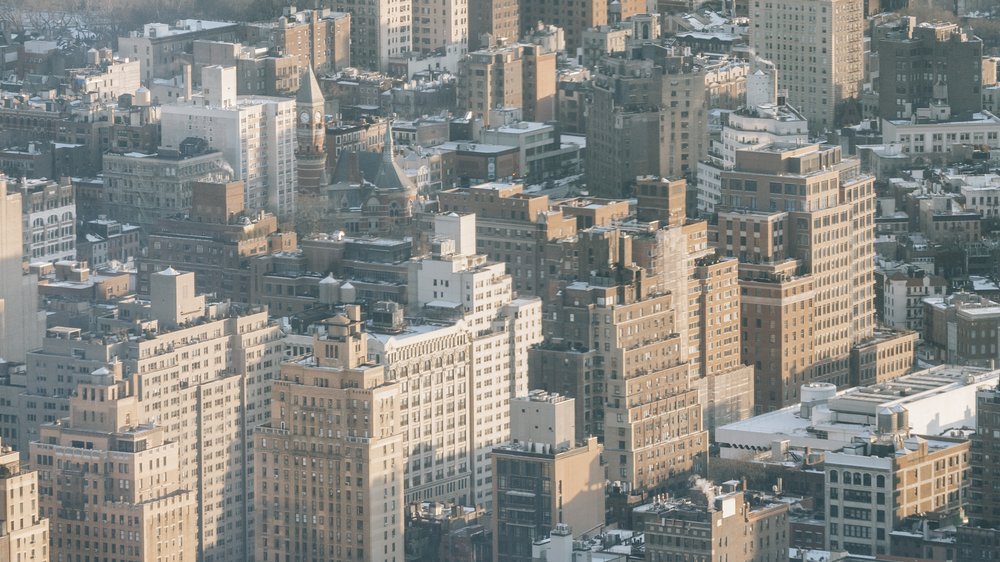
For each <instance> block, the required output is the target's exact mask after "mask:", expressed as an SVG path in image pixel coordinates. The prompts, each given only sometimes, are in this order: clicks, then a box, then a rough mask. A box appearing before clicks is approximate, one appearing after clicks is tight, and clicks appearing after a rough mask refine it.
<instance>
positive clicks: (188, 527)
mask: <svg viewBox="0 0 1000 562" xmlns="http://www.w3.org/2000/svg"><path fill="white" fill-rule="evenodd" d="M78 379H79V380H80V383H79V385H78V387H77V394H76V395H74V396H73V397H72V398H71V399H70V409H69V416H68V417H66V418H63V419H62V420H60V421H58V422H56V423H50V424H45V425H43V426H42V427H41V436H40V439H39V441H36V442H34V443H32V444H31V458H32V459H34V460H35V462H36V464H37V465H38V469H39V487H40V489H41V491H42V493H41V498H40V504H41V508H42V511H43V512H44V513H45V514H46V515H47V516H48V517H49V519H50V520H51V522H52V523H51V524H52V540H51V545H52V559H54V560H72V559H75V558H76V557H83V556H87V555H89V554H91V553H104V552H111V553H117V554H118V555H119V556H120V557H121V559H122V560H163V561H165V562H167V561H176V562H182V561H193V560H196V559H197V556H198V524H197V521H198V498H197V492H196V491H195V490H193V489H191V488H189V487H188V486H187V485H186V484H185V483H184V482H183V481H182V478H181V470H180V445H179V443H178V442H177V441H173V440H170V439H168V437H167V432H166V430H165V429H164V428H163V427H162V426H159V425H154V424H151V423H148V422H144V421H142V419H143V416H142V415H141V408H140V406H139V401H138V399H137V397H136V394H135V390H134V387H133V386H132V383H130V382H126V381H124V380H123V379H122V364H121V363H112V364H109V366H108V367H101V368H99V369H97V370H95V371H94V372H92V373H91V374H90V375H81V376H80V377H78Z"/></svg>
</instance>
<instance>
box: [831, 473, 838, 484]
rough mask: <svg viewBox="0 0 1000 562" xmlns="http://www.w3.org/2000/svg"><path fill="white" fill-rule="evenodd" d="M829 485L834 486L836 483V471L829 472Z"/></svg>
mask: <svg viewBox="0 0 1000 562" xmlns="http://www.w3.org/2000/svg"><path fill="white" fill-rule="evenodd" d="M830 483H831V484H836V483H837V471H836V470H831V471H830Z"/></svg>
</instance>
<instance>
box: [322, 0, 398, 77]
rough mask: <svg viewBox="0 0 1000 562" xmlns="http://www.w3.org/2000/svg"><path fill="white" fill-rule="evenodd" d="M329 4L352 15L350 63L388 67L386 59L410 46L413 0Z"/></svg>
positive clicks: (344, 0)
mask: <svg viewBox="0 0 1000 562" xmlns="http://www.w3.org/2000/svg"><path fill="white" fill-rule="evenodd" d="M330 7H331V8H333V9H334V10H337V11H340V12H347V13H349V14H350V15H351V64H352V65H354V66H356V67H358V68H363V69H365V70H381V71H385V70H387V69H388V64H389V59H390V58H391V57H394V56H397V55H401V54H403V53H405V52H407V51H410V50H412V48H413V38H412V28H413V26H414V25H415V22H414V21H413V17H412V15H413V0H374V1H372V0H334V1H333V2H332V3H331V4H330Z"/></svg>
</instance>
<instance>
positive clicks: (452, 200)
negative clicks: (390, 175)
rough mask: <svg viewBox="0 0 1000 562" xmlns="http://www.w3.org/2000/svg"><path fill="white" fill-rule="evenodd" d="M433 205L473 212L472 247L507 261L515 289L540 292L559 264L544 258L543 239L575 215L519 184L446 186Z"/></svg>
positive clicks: (569, 229)
mask: <svg viewBox="0 0 1000 562" xmlns="http://www.w3.org/2000/svg"><path fill="white" fill-rule="evenodd" d="M438 206H439V208H440V210H441V211H442V212H455V213H460V214H467V213H473V214H475V215H476V225H477V230H478V232H476V251H477V252H478V253H480V254H484V255H486V256H488V257H489V258H490V259H491V260H493V261H496V262H504V263H507V264H508V273H509V274H510V275H511V277H512V278H513V284H514V287H513V288H514V290H515V291H517V292H518V294H521V295H542V294H544V293H543V290H544V288H545V284H546V280H547V279H550V278H551V277H552V276H553V275H555V274H556V273H557V271H558V268H560V267H561V266H562V264H559V263H556V261H553V260H550V259H549V257H550V256H549V255H548V253H547V245H549V244H551V243H554V242H555V241H556V240H559V239H562V238H567V237H570V236H572V235H573V234H575V233H576V222H577V221H576V218H575V217H573V216H571V215H568V214H565V213H563V212H561V211H558V210H553V209H550V206H551V204H550V201H549V198H548V196H546V195H530V194H526V193H524V186H523V185H522V184H503V183H486V184H480V185H476V186H472V187H469V188H463V189H449V190H447V191H442V192H441V193H439V194H438ZM623 211H624V213H623V214H625V213H627V212H628V209H627V207H625V208H624V209H623ZM553 268H555V269H553Z"/></svg>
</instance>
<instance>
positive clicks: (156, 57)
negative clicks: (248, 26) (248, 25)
mask: <svg viewBox="0 0 1000 562" xmlns="http://www.w3.org/2000/svg"><path fill="white" fill-rule="evenodd" d="M239 32H240V25H239V24H237V23H232V22H223V21H209V20H190V19H189V20H180V21H178V22H177V23H176V24H175V25H169V24H165V23H147V24H146V25H144V26H143V27H142V30H141V31H133V32H132V33H130V34H129V36H128V37H119V38H118V52H119V54H121V56H123V57H134V58H138V59H139V72H140V78H141V80H142V82H143V83H144V84H146V85H147V86H148V85H150V84H151V83H152V81H153V79H155V78H171V77H173V76H175V75H177V74H180V72H181V66H182V65H183V64H184V63H185V62H188V59H187V56H185V55H190V54H191V53H192V52H193V48H194V42H195V41H196V40H199V39H202V40H214V41H233V40H235V39H236V38H237V36H238V35H239Z"/></svg>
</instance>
